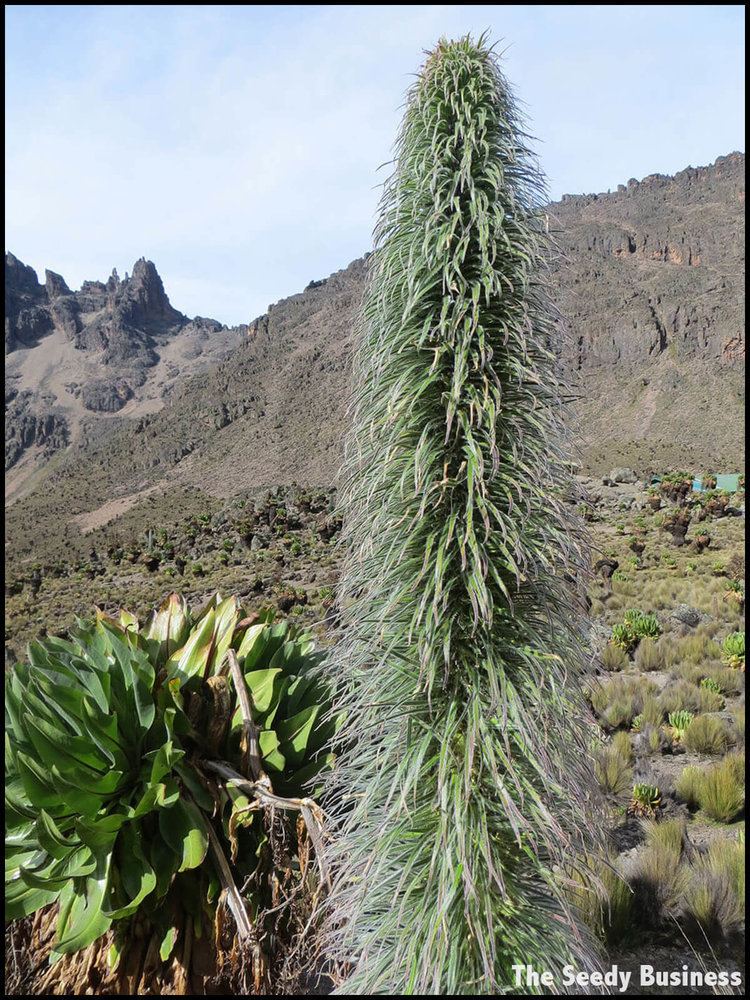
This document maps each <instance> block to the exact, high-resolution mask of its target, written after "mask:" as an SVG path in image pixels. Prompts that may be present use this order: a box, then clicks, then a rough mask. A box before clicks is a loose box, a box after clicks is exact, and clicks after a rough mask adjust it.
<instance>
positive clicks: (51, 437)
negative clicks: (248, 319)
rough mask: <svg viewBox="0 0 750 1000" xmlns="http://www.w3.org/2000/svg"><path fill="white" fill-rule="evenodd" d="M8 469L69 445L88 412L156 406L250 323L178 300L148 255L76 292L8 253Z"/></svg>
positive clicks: (230, 346)
mask: <svg viewBox="0 0 750 1000" xmlns="http://www.w3.org/2000/svg"><path fill="white" fill-rule="evenodd" d="M5 301H6V307H5V356H6V380H5V402H6V439H5V463H6V469H7V468H10V467H11V466H14V465H15V464H16V463H17V462H18V461H19V459H21V458H22V457H23V456H24V453H26V452H29V451H31V452H33V453H34V454H35V457H36V459H37V464H38V462H39V459H40V458H41V459H42V460H43V459H44V458H45V457H49V456H50V454H51V453H53V452H55V451H57V450H59V449H61V448H63V447H65V446H66V445H68V444H70V443H71V441H72V440H74V439H75V438H77V437H78V436H79V434H80V433H81V430H82V426H83V425H84V423H85V421H86V419H87V418H88V419H89V421H90V417H89V415H97V416H108V415H112V414H115V413H118V412H120V411H123V410H124V409H125V408H126V407H128V404H131V405H130V406H129V407H128V411H127V412H128V414H129V415H130V416H131V417H136V416H137V415H138V413H139V411H141V410H148V409H158V408H159V406H160V405H162V404H163V400H164V398H165V397H166V396H167V395H168V393H169V391H171V388H172V386H173V385H174V384H175V382H176V380H177V379H178V378H179V377H180V376H184V375H185V374H186V373H192V372H194V371H197V370H200V369H201V368H202V367H205V366H207V365H210V364H212V363H215V362H216V361H217V360H219V359H221V358H222V357H225V356H226V355H227V354H228V353H229V351H230V350H232V349H233V348H234V347H235V346H237V345H238V344H239V343H241V341H242V339H243V338H244V337H245V335H246V333H247V327H237V328H233V329H229V328H227V327H225V326H223V325H222V324H221V323H218V322H217V321H216V320H210V319H204V318H202V317H196V318H195V319H192V320H191V319H188V317H187V316H185V315H183V313H181V312H179V311H178V310H177V309H175V308H173V306H172V305H171V303H170V301H169V298H168V296H167V294H166V292H165V290H164V285H163V283H162V280H161V278H160V276H159V274H158V272H157V270H156V267H155V266H154V264H153V263H152V262H151V261H148V260H146V259H145V258H141V259H140V260H138V261H136V263H135V265H134V267H133V273H132V275H130V276H129V275H127V274H126V275H125V277H124V278H123V279H120V277H119V276H118V274H117V271H116V270H115V271H113V272H112V274H111V276H110V277H109V279H108V280H107V281H106V282H102V281H85V282H84V283H83V285H82V286H81V288H80V290H79V291H77V292H73V291H71V290H70V288H69V287H68V285H67V283H66V281H65V279H64V278H63V277H62V276H61V275H59V274H57V273H55V272H54V271H50V270H47V271H46V272H45V281H44V284H41V283H40V282H39V280H38V278H37V275H36V272H35V271H34V270H33V268H31V267H29V266H28V265H26V264H23V263H22V262H21V261H19V260H18V258H17V257H15V256H14V255H13V254H12V253H6V255H5Z"/></svg>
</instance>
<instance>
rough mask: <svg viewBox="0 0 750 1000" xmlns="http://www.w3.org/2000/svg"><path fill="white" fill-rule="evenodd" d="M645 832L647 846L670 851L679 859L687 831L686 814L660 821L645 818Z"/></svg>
mask: <svg viewBox="0 0 750 1000" xmlns="http://www.w3.org/2000/svg"><path fill="white" fill-rule="evenodd" d="M643 832H644V834H645V836H646V846H647V847H655V848H657V849H659V850H665V851H670V852H672V853H673V854H674V856H675V857H676V858H677V860H678V861H679V859H680V858H681V857H682V853H683V848H684V844H685V836H686V833H687V820H686V819H685V818H684V816H678V817H677V818H676V819H665V820H662V821H661V822H660V823H656V822H654V820H644V821H643Z"/></svg>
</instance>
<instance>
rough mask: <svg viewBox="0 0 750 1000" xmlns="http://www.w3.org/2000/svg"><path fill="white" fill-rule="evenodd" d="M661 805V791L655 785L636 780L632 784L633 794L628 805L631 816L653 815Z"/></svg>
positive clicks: (648, 816) (649, 816)
mask: <svg viewBox="0 0 750 1000" xmlns="http://www.w3.org/2000/svg"><path fill="white" fill-rule="evenodd" d="M660 807H661V792H660V791H659V789H658V788H657V787H656V785H649V784H647V783H646V782H640V781H639V782H636V784H635V785H633V794H632V797H631V800H630V805H629V806H628V812H629V813H630V815H631V816H642V817H644V818H652V817H654V816H655V815H656V814H657V812H658V810H659V808H660Z"/></svg>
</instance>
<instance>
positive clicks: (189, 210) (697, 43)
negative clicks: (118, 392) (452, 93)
mask: <svg viewBox="0 0 750 1000" xmlns="http://www.w3.org/2000/svg"><path fill="white" fill-rule="evenodd" d="M5 10H6V194H7V201H6V204H7V215H6V248H7V249H9V250H12V251H13V252H14V253H15V254H16V255H17V256H18V257H20V258H21V259H22V260H23V261H25V262H27V263H29V264H31V265H32V266H33V267H35V268H36V269H37V271H38V272H39V273H40V277H42V276H43V272H44V268H45V267H49V268H51V269H53V270H56V271H59V272H60V273H61V274H62V275H63V276H64V277H65V278H66V280H67V281H68V283H69V284H70V286H71V287H74V288H77V287H79V286H80V284H81V282H82V281H83V280H84V279H87V278H91V279H93V278H99V279H102V280H104V279H106V278H107V276H108V275H109V273H110V272H111V269H112V267H114V266H116V267H117V269H118V271H119V273H120V274H121V275H122V274H124V273H125V272H126V271H130V270H131V269H132V265H133V262H134V261H135V260H136V259H137V258H138V257H140V256H146V257H148V258H150V259H151V260H153V261H154V262H155V263H156V266H157V268H158V269H159V271H160V273H161V275H162V277H163V279H164V283H165V286H166V289H167V292H168V294H169V296H170V298H171V300H172V302H173V304H174V305H175V306H176V307H177V308H179V309H181V310H182V311H183V312H186V313H188V314H189V315H191V316H192V315H196V314H199V315H203V316H212V317H214V318H216V319H219V320H221V321H222V322H225V323H230V324H233V323H239V322H248V321H249V320H250V319H252V318H253V317H255V316H256V315H258V314H260V313H262V312H264V311H265V310H266V308H267V306H268V304H269V303H270V302H274V301H276V300H277V299H279V298H281V297H283V296H285V295H289V294H292V293H294V292H297V291H299V290H301V289H302V288H303V287H304V286H305V285H306V284H307V283H308V282H309V281H310V280H311V279H314V278H315V279H317V278H321V277H324V276H326V275H327V274H329V273H330V272H331V271H334V270H337V269H339V268H341V267H344V266H346V265H347V264H348V263H349V261H351V260H352V259H353V258H354V257H358V256H360V255H361V254H362V253H363V252H364V251H365V250H366V249H367V248H368V246H369V243H370V233H371V231H372V227H373V223H374V216H375V208H376V205H377V199H378V189H377V185H378V184H379V183H380V181H381V180H382V177H383V172H382V171H381V172H380V173H379V172H378V170H377V168H378V166H379V165H380V164H382V163H383V162H384V161H386V160H388V158H389V156H390V148H391V143H392V141H393V138H394V135H395V132H396V128H397V125H398V122H399V118H400V113H401V112H400V108H401V105H402V101H403V95H404V92H405V90H406V89H407V87H408V86H409V83H410V80H411V75H412V74H413V73H414V72H416V70H417V69H418V67H419V65H420V63H421V60H422V52H423V50H424V49H426V48H429V47H431V46H432V45H433V44H434V43H435V41H436V40H437V39H438V38H439V37H440V36H441V35H447V36H456V35H459V34H463V33H466V32H467V31H471V32H475V33H479V32H481V31H482V30H484V29H489V31H490V33H491V36H492V38H493V39H502V40H503V41H502V46H501V47H507V51H506V54H505V71H506V75H507V76H508V77H509V78H510V80H511V81H512V83H513V85H514V87H515V89H516V92H517V95H518V96H519V98H521V99H522V100H523V102H524V104H525V106H526V111H527V114H528V117H529V120H530V124H531V129H532V131H533V132H534V134H535V135H537V136H538V137H539V138H540V140H541V141H540V144H539V146H538V149H539V154H540V158H541V162H542V166H543V167H544V169H545V171H546V173H547V175H548V178H549V187H550V192H551V194H552V195H553V196H554V197H559V196H560V195H561V194H563V193H565V192H569V193H580V192H591V191H606V190H608V189H610V188H612V189H613V188H615V187H616V185H617V184H618V183H622V182H625V181H627V180H628V178H630V177H637V178H640V177H642V176H644V175H646V174H649V173H655V172H660V173H674V172H675V171H677V170H680V169H682V168H683V167H686V166H688V165H692V166H698V165H702V164H705V163H709V162H711V161H713V160H714V159H715V158H716V157H717V156H720V155H722V154H725V153H728V152H730V151H731V150H733V149H740V150H744V130H743V129H744V98H743V93H744V78H743V57H744V48H743V34H744V8H743V7H742V6H741V5H718V6H708V5H676V6H666V5H665V6H660V5H656V6H645V5H644V6H639V5H635V6H627V5H624V6H623V5H620V6H617V5H592V6H587V5H573V6H533V5H532V6H529V5H515V6H500V5H478V6H472V5H462V6H458V5H453V4H448V5H428V6H410V5H402V6H398V5H390V6H378V5H369V6H368V5H364V6H349V5H343V6H329V5H301V6H282V5H268V6H265V5H235V6H212V7H209V6H203V5H197V6H188V5H186V6H170V5H168V6H142V5H141V6H120V5H113V6H107V5H90V6H75V5H70V6H68V5H58V6H44V5H42V6H33V5H32V6H20V5H9V6H6V8H5Z"/></svg>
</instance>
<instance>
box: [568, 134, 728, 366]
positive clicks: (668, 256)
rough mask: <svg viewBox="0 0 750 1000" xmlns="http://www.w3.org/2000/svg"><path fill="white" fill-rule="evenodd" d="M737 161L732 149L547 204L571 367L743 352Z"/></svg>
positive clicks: (719, 358)
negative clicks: (700, 163) (705, 161)
mask: <svg viewBox="0 0 750 1000" xmlns="http://www.w3.org/2000/svg"><path fill="white" fill-rule="evenodd" d="M744 166H745V158H744V156H743V155H741V154H739V153H732V154H731V155H730V156H725V157H720V158H719V159H718V160H717V161H716V163H715V164H714V165H713V166H710V167H700V168H698V169H693V168H688V169H687V170H683V171H681V172H680V173H679V174H676V175H675V176H674V177H664V176H661V175H659V174H654V175H652V176H651V177H646V178H644V180H642V181H640V182H638V181H635V180H631V181H629V182H628V184H627V185H621V186H620V187H619V188H618V190H617V191H616V192H614V193H612V194H606V195H584V196H573V197H571V196H566V197H564V198H563V199H562V201H561V202H559V203H558V204H555V205H552V206H550V219H551V228H553V229H554V230H556V231H557V234H558V238H559V239H560V241H561V245H562V248H563V251H564V253H565V257H566V260H565V262H564V263H563V264H562V265H561V267H560V271H559V280H558V288H559V303H560V307H561V309H562V311H563V313H564V315H565V316H566V318H567V320H568V324H569V326H570V329H571V331H572V333H573V335H574V341H575V344H574V347H575V353H574V356H573V357H572V358H571V359H570V360H571V362H572V363H573V364H574V365H575V366H576V367H577V368H578V369H579V370H580V369H595V368H598V367H607V366H612V365H620V366H625V367H632V366H634V365H635V366H637V365H648V364H649V363H650V362H651V361H653V360H654V359H656V358H658V357H659V356H660V355H662V354H664V353H667V354H669V355H670V356H671V357H674V358H676V359H678V360H680V361H687V360H689V359H698V360H702V361H705V362H709V363H712V362H717V363H727V364H729V365H731V363H732V362H734V361H736V360H737V359H738V358H740V357H742V356H743V354H744V301H743V282H744V271H745V262H744V253H743V240H744V224H743V223H744V220H743V210H744V200H745V178H744Z"/></svg>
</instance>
